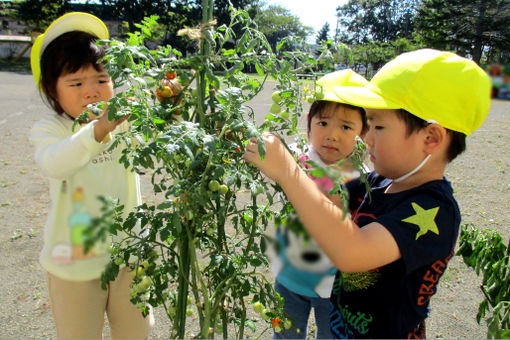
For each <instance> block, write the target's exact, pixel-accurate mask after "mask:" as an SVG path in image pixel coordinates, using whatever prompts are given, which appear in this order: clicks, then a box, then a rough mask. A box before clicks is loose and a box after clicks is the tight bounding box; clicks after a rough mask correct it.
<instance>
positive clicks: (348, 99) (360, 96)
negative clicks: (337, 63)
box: [333, 84, 401, 109]
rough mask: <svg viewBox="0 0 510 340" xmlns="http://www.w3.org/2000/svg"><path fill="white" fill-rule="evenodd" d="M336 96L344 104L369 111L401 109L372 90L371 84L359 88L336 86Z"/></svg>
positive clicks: (334, 89)
mask: <svg viewBox="0 0 510 340" xmlns="http://www.w3.org/2000/svg"><path fill="white" fill-rule="evenodd" d="M333 91H334V92H335V94H336V95H337V96H338V97H339V98H340V99H341V100H342V102H344V103H347V104H350V105H354V106H359V107H364V108H369V109H400V108H401V107H400V105H398V104H396V103H394V102H392V101H391V100H388V99H386V98H383V97H381V96H380V95H378V94H377V93H375V92H374V91H372V90H371V89H370V84H368V85H366V86H363V87H359V86H335V87H333Z"/></svg>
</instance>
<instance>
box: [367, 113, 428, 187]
mask: <svg viewBox="0 0 510 340" xmlns="http://www.w3.org/2000/svg"><path fill="white" fill-rule="evenodd" d="M396 111H397V110H393V109H366V113H367V120H368V132H367V133H366V135H365V138H364V140H365V143H366V145H367V147H368V154H369V155H370V160H371V161H372V163H373V165H374V170H375V171H376V172H377V173H378V174H380V175H382V176H384V177H387V178H390V179H394V178H398V177H400V176H403V175H405V174H406V173H408V172H409V171H411V170H413V169H414V168H415V167H416V166H417V165H418V164H419V163H420V162H421V161H422V160H423V159H424V157H425V156H426V155H425V154H423V152H422V148H423V137H422V136H421V134H422V133H423V131H417V132H413V133H412V134H411V135H410V136H407V134H406V133H407V129H406V125H405V123H404V122H403V121H402V120H401V119H400V118H398V116H397V113H396Z"/></svg>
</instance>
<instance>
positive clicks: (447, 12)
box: [416, 0, 510, 63]
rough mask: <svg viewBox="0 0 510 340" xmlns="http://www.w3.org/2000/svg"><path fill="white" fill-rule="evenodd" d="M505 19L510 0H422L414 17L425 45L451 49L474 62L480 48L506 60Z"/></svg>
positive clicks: (508, 33)
mask: <svg viewBox="0 0 510 340" xmlns="http://www.w3.org/2000/svg"><path fill="white" fill-rule="evenodd" d="M509 21H510V0H474V1H469V2H465V1H463V0H448V1H446V0H423V2H422V4H421V6H420V7H419V12H418V15H417V19H416V22H417V33H419V34H420V36H421V38H422V39H423V42H424V43H425V44H426V45H428V46H431V47H435V48H439V49H449V50H454V51H456V52H457V53H459V54H462V55H466V56H471V57H472V58H473V60H474V61H476V62H477V63H480V61H481V58H482V55H483V53H484V51H486V52H487V55H488V56H489V57H490V56H492V57H493V58H494V59H506V60H508V58H509V55H508V53H507V51H508V50H509V48H510V27H509V25H508V22H509ZM499 52H503V53H502V54H501V53H499ZM505 52H506V53H505ZM498 54H499V55H498ZM498 57H499V58H498ZM495 61H505V60H495Z"/></svg>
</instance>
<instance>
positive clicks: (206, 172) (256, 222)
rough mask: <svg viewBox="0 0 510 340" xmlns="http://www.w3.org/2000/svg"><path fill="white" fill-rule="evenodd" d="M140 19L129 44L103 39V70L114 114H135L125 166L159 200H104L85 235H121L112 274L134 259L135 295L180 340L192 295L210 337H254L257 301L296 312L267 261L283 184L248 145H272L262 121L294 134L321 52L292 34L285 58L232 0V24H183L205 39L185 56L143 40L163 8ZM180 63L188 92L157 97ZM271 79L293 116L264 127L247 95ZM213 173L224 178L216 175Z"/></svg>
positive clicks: (270, 118)
mask: <svg viewBox="0 0 510 340" xmlns="http://www.w3.org/2000/svg"><path fill="white" fill-rule="evenodd" d="M209 5H211V2H210V3H209ZM209 8H210V7H209ZM204 11H205V10H204ZM205 12H206V13H207V12H208V11H205ZM137 27H138V28H139V31H137V32H134V33H129V35H128V38H127V40H126V41H125V42H121V41H115V40H112V41H108V42H102V43H107V44H108V45H109V48H108V51H107V56H106V59H105V60H106V68H107V69H108V72H109V74H110V75H111V77H112V80H113V82H114V84H115V86H116V87H117V88H122V89H125V90H124V91H123V92H121V93H118V94H117V95H116V96H115V97H114V98H112V99H111V100H110V101H109V103H108V116H109V118H110V119H117V118H120V117H123V116H125V115H129V118H128V121H129V122H130V128H129V130H128V131H127V132H125V133H121V134H118V135H116V138H115V139H114V141H113V145H112V148H113V147H120V148H122V154H123V156H122V157H121V161H122V162H123V163H124V165H125V166H126V168H129V169H132V170H133V171H136V172H138V173H146V174H149V175H151V180H152V186H153V191H154V194H155V196H156V197H157V198H158V199H157V202H156V203H154V204H148V203H145V204H143V205H141V206H139V207H138V208H137V209H136V210H135V211H134V212H131V213H129V214H127V215H125V214H120V213H119V212H121V211H122V209H121V207H120V206H119V205H118V203H116V202H114V201H112V200H109V199H106V198H104V199H103V200H104V205H105V207H104V215H103V217H102V218H99V219H96V220H95V221H94V226H93V227H92V228H91V229H90V230H89V234H88V241H87V244H88V246H90V245H91V244H93V243H94V242H96V241H97V240H102V239H104V238H105V236H106V235H107V234H108V233H111V234H114V235H117V236H118V238H119V241H118V242H116V243H114V244H113V245H112V248H111V253H112V255H111V262H110V263H109V265H108V266H107V268H106V270H105V272H104V274H103V282H107V281H108V280H112V279H114V278H115V276H116V275H117V273H118V269H119V266H121V265H128V266H130V267H131V268H132V270H133V274H134V277H135V279H134V285H133V287H132V302H133V303H135V304H137V306H139V307H140V308H141V309H142V312H144V313H146V312H147V309H146V307H145V304H146V303H150V304H151V305H153V306H161V307H162V308H164V310H165V311H166V313H167V316H168V317H169V319H170V320H172V336H174V337H177V338H183V337H185V336H186V334H187V333H186V318H188V317H189V316H190V314H192V311H190V310H189V309H190V308H191V307H189V306H188V304H189V302H188V300H189V299H190V298H191V300H192V301H193V308H192V309H195V310H196V312H195V313H196V315H197V316H198V321H199V330H198V332H199V333H198V334H199V335H198V336H199V337H201V338H210V337H213V336H214V332H220V333H221V334H222V336H223V338H230V337H237V338H244V337H246V334H245V330H246V329H250V330H253V329H254V323H253V320H248V319H247V305H249V303H248V302H249V300H250V299H251V300H252V301H258V302H260V303H262V304H263V305H264V306H265V308H266V309H268V310H269V312H268V313H264V317H263V319H264V320H263V322H264V323H265V325H266V330H267V329H270V327H271V318H279V319H280V320H282V321H285V320H286V319H287V317H286V316H285V315H284V314H283V311H282V301H281V299H280V298H279V297H278V296H277V295H276V293H275V292H274V290H273V287H272V280H271V281H270V280H268V279H267V278H266V277H265V276H264V274H263V271H264V270H266V269H267V267H268V266H269V263H268V259H267V258H266V256H265V254H264V252H265V250H266V248H267V247H268V242H269V241H270V240H269V239H268V237H267V236H266V235H265V231H266V228H267V226H268V225H269V224H270V222H271V221H272V220H273V219H274V216H275V214H276V213H275V211H274V209H273V205H274V204H276V203H277V202H276V201H277V200H276V199H275V195H279V190H278V187H277V186H275V185H274V184H273V187H274V188H275V189H277V190H269V189H270V188H271V185H270V184H269V183H268V182H266V181H265V180H264V178H263V177H262V176H261V174H260V173H259V172H258V171H257V170H256V168H255V167H253V166H250V165H247V163H246V162H245V161H244V159H243V153H244V147H245V144H246V142H247V140H249V139H250V138H252V137H253V138H257V139H258V140H259V150H260V152H261V154H262V155H263V154H264V152H265V150H264V143H263V142H262V139H261V134H262V132H263V131H272V132H274V133H278V134H282V135H283V134H285V135H288V136H294V135H296V136H297V134H298V129H297V122H298V118H299V116H300V115H301V113H302V111H303V105H302V102H301V98H302V96H303V94H302V90H301V85H302V84H301V83H300V81H299V80H298V78H297V73H303V72H304V71H307V70H310V69H311V68H312V67H314V66H316V65H317V61H316V60H315V59H314V58H310V57H309V54H308V53H305V52H303V51H300V50H299V46H302V45H300V43H299V41H298V40H294V39H293V40H283V41H282V42H281V43H280V45H278V46H277V50H278V49H280V48H282V47H283V45H284V44H287V43H288V44H290V43H292V44H294V46H296V48H295V50H294V51H292V52H285V51H280V53H281V54H282V57H279V58H277V57H276V55H275V53H274V52H273V51H272V49H271V47H270V46H269V42H268V41H267V39H266V38H265V37H264V35H263V34H262V33H261V32H260V31H258V30H257V26H256V24H255V22H254V21H253V20H252V19H251V18H250V16H249V15H248V13H247V12H245V11H240V10H239V11H238V10H234V9H232V11H231V23H230V24H229V25H221V26H219V27H217V28H216V27H215V26H214V21H212V20H211V17H210V16H207V15H205V16H204V23H203V25H202V26H201V27H199V28H197V29H188V30H186V31H185V32H184V33H185V34H186V35H187V36H188V37H190V39H194V40H195V41H196V44H197V45H198V47H199V48H200V49H199V53H198V54H194V55H188V56H184V55H183V54H181V53H180V52H179V51H178V50H177V49H175V48H173V47H171V46H168V45H166V46H158V47H157V48H156V49H149V48H148V47H146V45H147V44H146V41H147V40H148V39H151V37H153V32H152V30H153V29H154V28H156V27H158V26H157V22H156V17H154V16H152V17H150V18H145V19H144V21H143V22H142V23H141V24H140V25H138V26H137ZM234 27H237V28H239V27H241V29H240V30H239V29H237V30H235V29H234ZM245 66H250V67H254V68H255V69H256V71H257V73H258V75H259V77H258V78H254V77H251V76H248V75H246V74H244V73H243V72H242V70H243V69H244V68H245ZM173 72H176V74H177V78H178V79H179V82H180V84H181V85H182V86H183V89H182V91H181V92H180V93H179V94H178V96H176V97H174V98H160V99H158V98H157V95H156V93H157V92H158V90H159V91H161V89H162V88H163V86H164V84H165V82H166V81H167V77H168V76H167V74H170V75H171V74H173ZM268 77H271V78H273V79H275V80H276V82H277V85H276V89H275V90H277V91H279V92H280V98H279V99H280V102H279V105H281V107H282V108H283V109H284V110H285V111H286V112H288V113H289V114H290V117H282V116H281V115H279V114H268V115H267V116H266V119H265V121H264V122H263V123H262V124H261V125H257V124H256V123H255V117H254V112H253V110H252V109H251V108H250V107H248V106H247V105H246V102H248V101H249V100H251V99H252V98H253V97H254V96H256V95H257V94H258V93H259V92H260V90H261V89H262V87H263V86H265V80H266V79H267V78H268ZM104 105H105V103H99V104H97V108H91V110H100V109H101V108H102V107H104ZM82 118H83V117H80V119H82ZM214 181H216V182H218V184H219V186H218V185H216V184H214V185H210V183H211V182H213V183H215V182H214ZM241 197H242V199H241ZM279 197H280V196H278V198H279ZM266 319H267V320H266ZM227 326H228V327H227ZM230 332H233V333H230Z"/></svg>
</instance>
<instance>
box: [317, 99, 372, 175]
mask: <svg viewBox="0 0 510 340" xmlns="http://www.w3.org/2000/svg"><path fill="white" fill-rule="evenodd" d="M362 129H363V121H362V119H361V115H360V113H359V112H358V111H357V110H355V109H353V108H350V107H346V106H344V105H336V104H335V103H331V104H328V105H326V106H325V107H324V109H323V110H322V112H319V113H317V114H316V115H315V116H313V117H312V122H311V124H310V131H309V133H308V138H309V139H310V142H311V143H312V145H313V147H314V148H315V150H316V151H317V153H318V154H319V156H320V158H321V160H322V161H323V162H324V163H325V164H328V165H330V164H334V163H336V162H338V161H339V160H341V159H344V158H346V157H347V156H349V155H350V154H351V153H352V151H353V150H354V143H355V137H356V136H359V135H360V134H361V132H362Z"/></svg>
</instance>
